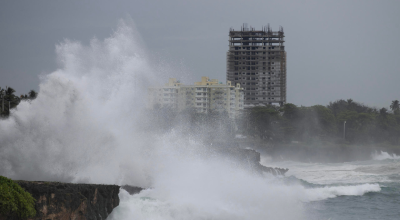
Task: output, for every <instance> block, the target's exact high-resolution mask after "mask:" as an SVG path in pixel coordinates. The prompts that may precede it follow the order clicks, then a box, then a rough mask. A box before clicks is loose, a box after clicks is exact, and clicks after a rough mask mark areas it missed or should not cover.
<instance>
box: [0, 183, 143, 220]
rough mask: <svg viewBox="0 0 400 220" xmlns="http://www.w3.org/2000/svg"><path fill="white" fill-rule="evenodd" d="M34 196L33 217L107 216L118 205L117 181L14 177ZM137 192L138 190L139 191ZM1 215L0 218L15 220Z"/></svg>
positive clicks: (77, 218)
mask: <svg viewBox="0 0 400 220" xmlns="http://www.w3.org/2000/svg"><path fill="white" fill-rule="evenodd" d="M15 182H16V183H17V184H19V185H20V186H21V187H22V188H23V189H25V191H27V192H29V193H30V194H31V195H32V197H33V198H34V199H35V200H36V203H35V209H36V216H35V217H33V218H29V219H32V220H49V219H51V220H56V219H57V220H58V219H60V220H70V219H71V220H72V219H74V220H84V219H90V220H99V219H106V218H107V216H108V215H109V214H110V213H111V212H112V210H113V209H114V208H115V207H117V206H118V205H119V197H118V194H119V190H120V186H117V185H100V184H74V183H60V182H43V181H15ZM139 192H140V191H139ZM14 219H15V218H13V217H8V216H0V220H14Z"/></svg>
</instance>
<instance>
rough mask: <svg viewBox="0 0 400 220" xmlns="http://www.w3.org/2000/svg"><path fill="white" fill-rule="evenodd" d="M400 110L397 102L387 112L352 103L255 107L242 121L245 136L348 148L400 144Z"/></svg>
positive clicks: (249, 110)
mask: <svg viewBox="0 0 400 220" xmlns="http://www.w3.org/2000/svg"><path fill="white" fill-rule="evenodd" d="M399 109H400V106H399V101H398V100H394V101H393V102H392V103H391V105H390V110H388V109H387V108H381V109H377V108H372V107H369V106H366V105H364V104H361V103H359V102H355V101H353V100H352V99H348V100H342V99H341V100H337V101H335V102H330V103H329V104H328V105H327V106H322V105H314V106H310V107H304V106H300V107H299V106H296V105H294V104H290V103H288V104H285V105H283V106H282V107H277V106H263V107H253V108H250V109H247V110H245V111H244V115H243V117H241V118H240V119H239V123H238V124H239V125H240V131H241V132H242V133H244V134H246V135H249V136H253V137H259V138H261V139H264V140H265V139H266V140H276V141H278V142H285V141H286V142H287V141H296V142H311V141H315V140H324V141H331V142H343V141H345V142H346V143H349V144H367V143H373V144H378V143H384V142H387V143H389V144H392V145H399V144H400V111H399Z"/></svg>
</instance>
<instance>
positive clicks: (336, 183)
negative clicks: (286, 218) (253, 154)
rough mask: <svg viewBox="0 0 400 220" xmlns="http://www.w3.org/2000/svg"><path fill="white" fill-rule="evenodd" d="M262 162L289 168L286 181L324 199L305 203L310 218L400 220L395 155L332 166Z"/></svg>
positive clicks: (399, 180) (381, 154)
mask: <svg viewBox="0 0 400 220" xmlns="http://www.w3.org/2000/svg"><path fill="white" fill-rule="evenodd" d="M263 163H264V164H265V165H273V166H281V167H287V168H289V171H288V173H287V174H286V176H287V177H286V179H287V181H289V182H290V181H294V182H296V181H298V182H300V184H302V185H304V186H306V187H307V188H309V189H310V190H313V191H315V193H316V195H315V196H316V197H321V198H324V199H320V200H316V201H311V202H308V203H306V205H305V209H306V212H307V213H309V216H310V217H312V219H331V220H333V219H338V220H347V219H400V157H399V156H397V155H390V154H388V153H387V152H377V153H376V154H374V155H371V160H368V161H354V162H347V163H332V164H324V163H299V162H292V161H283V162H279V163H270V162H268V159H266V158H264V160H263ZM326 194H330V195H329V196H326Z"/></svg>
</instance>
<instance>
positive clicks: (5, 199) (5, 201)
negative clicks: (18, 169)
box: [0, 176, 36, 219]
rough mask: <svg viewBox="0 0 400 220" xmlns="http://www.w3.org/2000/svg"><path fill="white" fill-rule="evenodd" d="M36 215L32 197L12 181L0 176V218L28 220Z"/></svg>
mask: <svg viewBox="0 0 400 220" xmlns="http://www.w3.org/2000/svg"><path fill="white" fill-rule="evenodd" d="M35 215H36V210H35V199H34V198H33V197H32V195H31V194H29V193H28V192H26V191H25V190H24V189H22V187H21V186H19V185H18V184H17V183H15V182H14V181H12V180H11V179H8V178H6V177H3V176H0V216H7V217H14V218H18V219H26V218H29V217H34V216H35Z"/></svg>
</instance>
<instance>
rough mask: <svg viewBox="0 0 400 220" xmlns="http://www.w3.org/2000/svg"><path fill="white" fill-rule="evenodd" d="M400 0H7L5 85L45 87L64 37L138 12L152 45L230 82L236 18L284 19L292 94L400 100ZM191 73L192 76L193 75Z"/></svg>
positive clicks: (0, 46)
mask: <svg viewBox="0 0 400 220" xmlns="http://www.w3.org/2000/svg"><path fill="white" fill-rule="evenodd" d="M399 12H400V1H395V0H394V1H388V0H387V1H386V0H382V1H378V0H376V1H367V0H362V1H351V0H345V1H339V0H335V1H299V0H295V1H282V0H280V1H266V0H259V1H233V0H231V1H217V0H212V1H205V0H203V1H172V0H168V1H165V0H161V1H151V0H145V1H89V0H86V1H56V0H53V1H47V0H46V1H42V0H35V1H1V2H0V86H1V87H5V86H11V87H13V88H15V89H16V90H17V94H21V93H27V92H28V91H29V90H30V89H35V90H38V85H39V82H40V81H39V75H40V74H48V73H51V72H52V71H54V70H55V69H56V68H57V64H56V59H55V45H56V44H58V43H59V42H61V41H63V40H64V39H66V38H67V39H71V40H77V41H80V42H82V43H83V44H87V43H88V42H89V41H90V39H92V38H93V37H97V38H99V39H104V38H106V37H108V36H110V34H111V33H112V32H113V30H115V28H116V25H117V22H118V19H120V18H124V17H126V16H127V15H128V16H130V17H131V18H132V19H133V21H134V23H135V24H136V27H137V29H138V31H139V33H140V35H141V37H142V39H143V41H144V44H145V47H146V48H147V50H148V51H149V54H150V55H151V54H156V55H157V56H161V57H164V59H165V60H167V61H168V62H170V63H171V65H180V66H181V67H180V68H181V69H182V66H183V67H184V68H183V69H185V70H187V74H188V75H189V76H191V77H189V78H191V79H192V80H198V79H199V78H200V77H201V76H209V77H210V78H216V79H219V80H220V81H223V82H225V80H226V52H227V50H228V32H229V28H230V27H233V28H235V29H240V26H241V25H242V24H243V23H248V24H249V25H251V26H253V27H255V28H256V29H260V28H261V27H262V26H263V25H267V24H268V23H269V24H270V26H271V27H272V29H273V30H278V28H279V26H280V25H281V26H283V28H284V31H285V35H286V37H285V40H286V42H285V49H286V51H287V84H288V85H287V86H288V89H287V101H288V102H290V103H294V104H297V105H305V106H309V105H314V104H323V105H326V104H328V103H329V101H335V100H337V99H349V98H352V99H353V100H355V101H358V102H362V103H364V104H367V105H370V106H375V107H388V106H389V105H390V103H391V101H392V100H395V99H398V100H400V43H399V40H400V13H399ZM186 83H192V82H186Z"/></svg>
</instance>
